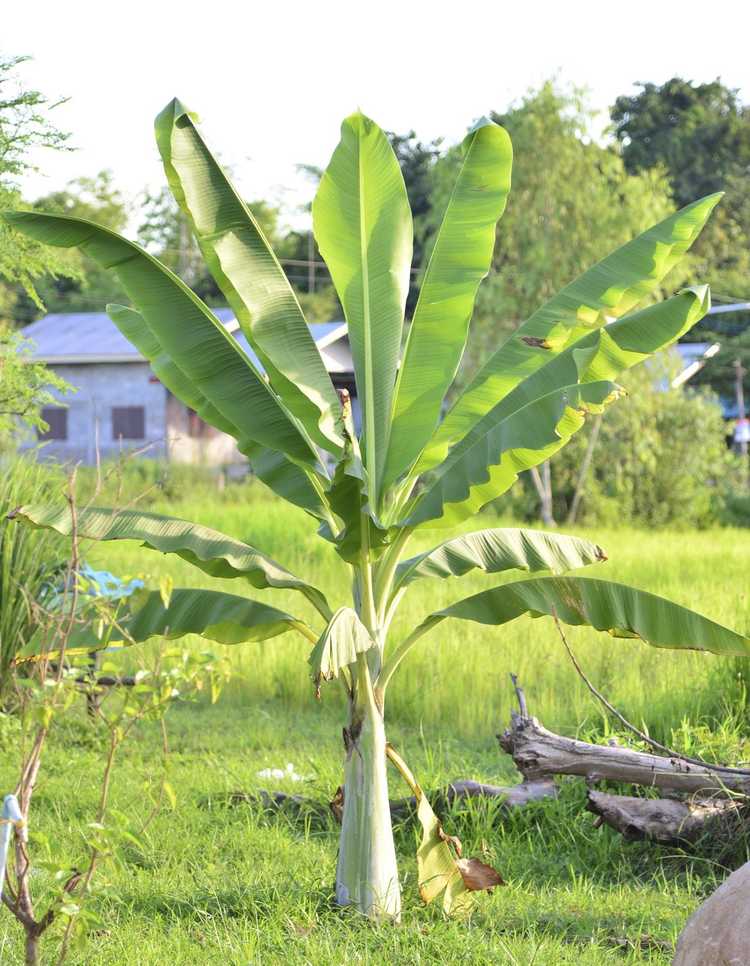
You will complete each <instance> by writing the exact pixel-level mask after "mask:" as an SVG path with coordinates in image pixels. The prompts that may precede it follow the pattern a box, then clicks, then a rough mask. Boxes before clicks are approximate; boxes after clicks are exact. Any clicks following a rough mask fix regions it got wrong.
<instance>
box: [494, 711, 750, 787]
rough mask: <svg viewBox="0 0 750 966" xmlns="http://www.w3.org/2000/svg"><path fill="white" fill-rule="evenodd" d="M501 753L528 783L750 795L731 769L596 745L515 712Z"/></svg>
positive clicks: (746, 778)
mask: <svg viewBox="0 0 750 966" xmlns="http://www.w3.org/2000/svg"><path fill="white" fill-rule="evenodd" d="M498 740H499V742H500V747H501V748H502V749H503V751H505V752H507V753H508V754H509V755H510V756H511V757H512V759H513V761H514V762H515V765H516V767H517V768H518V770H519V771H520V772H521V774H522V775H523V777H524V780H525V781H527V782H535V781H539V780H542V779H548V778H551V777H553V776H554V775H575V776H577V777H579V778H584V779H586V781H587V782H589V783H591V784H593V783H595V782H601V781H614V782H626V783H629V784H634V785H644V786H647V787H652V788H664V789H670V790H671V791H675V792H682V793H683V794H686V795H696V794H698V795H700V794H703V795H704V796H706V797H708V796H711V797H713V796H714V795H721V794H727V793H735V792H736V793H741V794H750V775H748V774H743V773H738V772H737V771H734V770H732V769H729V768H726V769H725V768H723V767H721V766H716V767H715V768H709V767H706V766H701V765H697V764H694V763H692V762H688V761H685V760H683V759H681V758H677V757H671V758H670V757H662V756H660V755H653V754H649V753H648V752H642V751H635V750H634V749H632V748H624V747H621V746H620V745H614V744H610V745H592V744H589V743H588V742H585V741H578V740H577V739H576V738H565V737H563V736H562V735H558V734H555V733H554V732H553V731H548V730H547V728H545V727H544V726H543V725H541V724H540V723H539V721H538V720H537V719H536V718H534V717H532V716H530V715H528V714H526V715H522V714H517V713H516V712H515V711H513V712H511V723H510V728H508V729H507V730H506V731H504V732H503V734H501V735H498Z"/></svg>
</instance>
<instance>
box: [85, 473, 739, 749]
mask: <svg viewBox="0 0 750 966" xmlns="http://www.w3.org/2000/svg"><path fill="white" fill-rule="evenodd" d="M248 495H249V499H248V501H247V502H246V503H245V504H244V505H227V504H226V503H223V502H219V501H218V500H217V501H214V500H212V499H211V498H210V497H208V498H206V497H205V496H201V498H200V499H199V500H193V501H190V500H183V501H179V502H170V503H169V504H159V503H156V504H154V505H153V506H152V507H150V509H153V510H156V511H161V512H165V513H170V514H173V515H176V516H181V517H184V518H185V519H189V520H194V521H200V522H202V523H206V524H208V525H211V526H214V527H216V528H217V529H219V530H223V531H225V532H227V533H231V534H234V535H236V536H238V537H240V538H242V539H244V540H246V541H248V542H249V543H252V544H253V545H254V546H257V547H259V548H261V549H263V550H264V551H266V552H267V553H269V554H271V556H273V557H275V558H276V559H277V560H279V561H280V562H281V563H283V564H284V565H285V566H286V567H288V568H289V569H291V570H293V571H294V572H296V573H299V574H301V575H304V576H305V577H307V578H308V579H310V580H311V581H313V582H314V583H316V584H318V585H319V586H320V587H321V588H322V589H323V590H324V591H325V592H326V593H327V594H328V595H329V599H330V601H331V603H332V605H333V606H334V607H335V606H338V605H339V604H340V603H341V602H343V600H344V596H345V592H346V591H347V590H348V587H349V580H350V577H349V573H348V568H347V566H346V565H345V564H344V563H343V562H342V561H341V560H339V559H338V557H337V556H336V554H335V553H334V552H333V550H332V548H331V547H330V546H329V545H328V544H326V543H325V542H324V541H322V540H320V539H319V538H318V537H317V536H316V535H315V525H314V522H313V521H312V520H310V519H309V518H308V517H307V516H305V514H303V513H302V512H298V511H295V510H293V509H290V508H289V507H287V506H284V505H281V504H280V503H279V502H278V501H276V500H274V499H273V498H272V497H270V496H266V495H265V494H264V493H263V492H262V491H261V489H260V488H259V487H258V488H255V487H254V488H252V489H251V490H250V491H249V494H248ZM497 524H498V521H497V520H496V519H495V518H487V519H484V520H482V521H475V524H474V525H475V527H477V526H493V525H497ZM576 532H578V533H580V534H582V535H585V536H589V537H593V538H595V539H596V540H597V542H598V543H600V544H601V545H602V546H603V547H604V548H605V550H606V552H607V554H608V556H609V560H608V561H607V562H606V563H604V564H599V565H597V566H596V567H592V568H588V569H587V574H588V575H590V576H598V575H601V576H607V577H608V578H610V579H615V580H621V581H623V582H626V583H631V584H633V585H634V586H637V587H640V588H643V589H646V590H649V591H652V592H654V593H657V594H662V595H664V596H667V597H669V598H671V599H673V600H675V601H677V602H680V603H683V604H685V605H688V606H690V607H693V608H695V609H697V610H699V611H702V612H703V613H705V614H706V615H708V616H710V617H712V618H713V619H715V620H717V621H720V622H722V623H726V624H728V625H729V626H732V627H735V628H737V629H738V630H740V631H744V632H750V600H749V599H748V592H747V588H746V581H745V575H746V574H747V573H748V570H749V568H750V536H748V534H747V531H741V530H733V529H722V530H719V529H716V530H711V531H700V532H696V531H685V532H681V531H678V530H665V531H635V530H625V529H623V530H616V529H609V530H597V531H595V532H590V531H586V530H585V529H581V528H577V530H576ZM445 536H446V534H445V531H433V532H431V533H427V534H424V535H420V536H419V538H415V539H414V540H413V541H412V544H410V547H409V550H410V552H411V553H416V552H417V550H419V549H421V548H427V547H429V546H431V545H434V544H435V543H437V542H439V541H440V540H442V539H444V538H445ZM87 556H88V558H89V559H91V560H92V561H93V562H97V563H98V564H100V565H102V566H106V567H107V568H108V569H110V570H113V571H115V572H117V573H119V574H121V575H133V574H136V573H150V574H153V575H158V574H162V573H165V572H169V573H171V574H172V576H173V578H174V581H175V586H202V587H215V588H217V589H219V588H220V589H223V590H225V591H230V592H234V593H238V594H246V595H248V596H261V595H263V599H265V600H267V601H268V602H269V603H273V604H274V605H276V606H280V607H282V608H284V609H287V610H289V611H290V612H291V613H294V614H297V615H299V616H301V617H304V618H306V619H307V620H309V621H310V622H311V623H312V624H313V626H316V627H317V626H318V624H319V619H318V618H317V615H315V613H314V612H313V611H312V609H311V608H310V607H309V606H307V605H306V603H305V601H304V600H303V599H302V598H301V597H300V596H299V595H295V594H292V593H289V592H281V591H274V592H260V591H257V590H254V589H253V588H250V587H248V586H247V585H243V584H242V583H241V582H240V581H236V582H234V583H227V582H226V581H215V580H213V579H211V578H209V577H206V576H205V575H203V574H201V573H200V572H199V571H197V570H195V569H194V568H192V567H191V566H190V565H189V564H187V563H185V562H183V561H181V560H179V559H177V558H174V557H170V556H160V555H158V554H155V553H153V552H151V551H146V550H141V549H139V548H138V547H137V546H136V545H134V544H132V543H129V542H128V543H120V544H107V545H100V546H96V547H92V548H90V550H89V551H87ZM520 576H523V575H520ZM518 577H519V575H518V574H512V575H509V576H508V578H507V579H518ZM497 582H498V578H497V577H487V576H485V575H482V576H473V575H472V576H467V577H464V578H462V579H460V580H446V581H439V580H424V581H420V582H417V583H415V584H414V585H413V586H412V587H411V588H410V590H409V592H408V594H407V596H406V598H405V600H404V602H403V603H402V606H401V610H400V613H399V614H398V616H397V619H396V621H395V622H394V627H393V631H392V634H393V636H394V638H396V639H397V638H399V637H400V636H401V635H403V634H405V633H406V632H407V631H408V630H409V629H410V628H411V627H413V626H414V624H416V623H417V622H419V621H420V620H421V619H422V618H423V617H424V616H425V615H426V614H427V613H429V612H430V611H432V610H434V609H437V608H441V607H444V606H446V605H447V604H449V603H450V602H452V601H455V600H457V599H459V598H461V597H464V596H467V595H469V594H472V593H476V592H477V591H479V590H481V589H483V588H486V587H488V586H492V585H493V584H495V583H497ZM569 639H570V642H571V644H572V646H573V648H574V649H575V650H576V653H577V655H578V657H579V659H580V661H581V663H582V664H583V666H584V668H585V669H586V671H587V672H588V674H589V675H590V676H591V677H592V679H593V680H594V681H595V682H596V683H597V685H598V686H599V687H600V689H601V690H603V691H604V692H605V693H606V694H607V695H608V696H609V697H610V698H611V699H612V700H613V701H614V702H615V703H617V705H618V706H619V707H620V708H621V709H622V710H623V712H625V713H626V714H627V715H629V716H630V717H631V718H632V719H634V720H635V721H638V722H642V723H644V724H645V725H646V726H647V727H648V728H649V729H650V730H651V731H652V732H653V733H654V734H655V735H661V736H668V735H669V734H670V732H671V730H672V729H673V728H676V727H679V725H680V722H681V721H682V719H683V718H686V717H687V718H688V719H689V720H691V721H692V722H698V721H701V720H709V719H711V718H713V717H715V718H717V719H718V718H721V717H722V716H723V714H724V712H725V710H726V706H727V705H728V704H731V705H732V706H733V707H734V708H735V710H736V707H737V703H738V702H741V701H743V700H744V682H745V681H746V680H747V679H748V674H747V672H746V667H745V665H746V663H747V662H744V661H740V662H737V661H729V660H726V659H721V658H717V657H714V656H712V655H706V654H701V653H698V652H677V651H671V650H660V649H655V648H650V647H648V646H646V645H644V644H642V643H640V642H637V641H628V640H618V639H614V638H611V637H609V636H608V635H606V634H599V633H597V632H595V631H591V630H586V629H570V634H569ZM198 645H200V646H202V647H205V646H206V645H205V642H197V644H196V646H198ZM307 651H308V648H307V645H306V644H305V642H304V641H303V640H301V639H297V638H296V637H295V636H294V635H287V636H285V637H282V638H276V639H274V640H272V641H269V642H267V643H265V644H251V645H243V646H240V647H236V648H234V649H233V654H232V656H233V660H234V663H235V665H236V668H237V671H238V676H237V680H236V682H235V684H234V685H233V686H232V688H230V691H229V694H228V699H229V700H231V701H234V702H236V703H238V704H240V705H245V704H248V703H251V702H257V701H260V700H267V699H269V698H273V699H277V700H280V701H281V702H282V703H284V704H285V705H287V706H288V707H289V708H290V709H294V708H302V707H305V706H307V705H309V703H310V702H311V701H312V700H313V688H312V684H311V682H310V679H309V674H308V665H307V664H306V657H307ZM510 671H515V672H516V673H517V674H518V675H519V676H520V679H521V681H522V683H523V685H524V687H525V689H526V693H527V696H528V699H529V705H530V709H531V711H532V713H534V714H536V715H538V716H539V717H540V718H541V719H542V720H543V721H544V722H545V723H546V724H547V725H548V726H549V727H556V728H561V729H566V730H568V731H571V730H574V729H576V728H587V727H590V726H591V725H593V724H595V723H597V722H598V720H599V711H598V710H597V708H596V707H595V706H594V705H593V704H592V701H591V699H590V696H589V694H588V692H587V691H586V689H585V687H584V686H583V684H582V682H581V681H580V680H579V679H578V677H577V676H576V674H575V672H574V670H573V668H572V667H571V665H570V662H569V659H568V658H567V656H566V655H565V652H564V650H563V648H562V646H561V643H560V641H559V638H558V636H557V633H556V631H555V628H554V625H553V624H552V622H551V621H549V620H547V619H541V620H532V619H530V618H521V619H519V620H518V621H516V622H514V623H513V624H510V625H508V626H506V627H502V628H487V627H482V626H481V625H478V624H469V623H460V622H456V621H451V622H445V623H443V624H441V625H439V627H438V628H437V629H436V630H435V631H434V632H432V634H431V635H428V636H427V637H425V638H424V639H423V640H422V641H421V642H420V644H419V645H418V647H417V648H415V650H414V651H413V652H412V653H411V654H410V656H409V658H408V659H407V660H406V661H405V662H404V664H403V665H402V667H401V669H400V670H399V672H398V674H397V676H396V677H395V678H394V683H393V685H392V686H391V688H390V690H389V694H388V714H389V717H390V719H391V720H392V721H394V722H400V723H403V724H407V725H420V724H424V725H425V726H426V727H427V726H428V727H429V728H430V729H433V730H434V729H437V730H445V731H450V732H452V733H453V734H454V735H457V736H463V737H467V738H468V737H479V736H482V735H484V736H491V735H493V734H494V733H495V731H497V729H498V726H499V725H501V724H504V723H505V722H506V721H507V719H508V716H509V713H510V709H511V706H512V704H513V700H514V699H513V694H512V691H511V688H510V685H509V679H508V674H509V672H510ZM226 699H227V698H225V699H224V700H226ZM338 700H339V697H338V694H337V692H336V690H335V689H333V688H330V689H327V690H326V689H324V692H323V701H324V702H327V703H330V704H331V705H334V704H336V703H337V702H338Z"/></svg>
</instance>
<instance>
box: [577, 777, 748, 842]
mask: <svg viewBox="0 0 750 966" xmlns="http://www.w3.org/2000/svg"><path fill="white" fill-rule="evenodd" d="M586 808H587V809H588V810H589V811H590V812H593V813H594V815H596V816H597V821H596V822H595V825H597V826H599V825H602V824H606V825H609V826H610V828H613V829H614V830H615V831H616V832H620V834H621V835H622V836H623V838H624V839H625V840H626V841H634V840H638V839H649V840H650V841H652V842H658V843H659V844H661V845H685V844H693V843H695V842H696V841H697V840H698V839H700V838H701V837H702V836H703V835H705V834H707V833H708V832H712V831H716V830H717V828H718V827H720V826H723V827H727V826H728V825H729V824H730V823H732V822H734V823H737V822H738V821H740V819H741V815H742V811H743V809H742V806H741V805H740V804H739V803H738V802H737V801H733V800H732V799H727V798H713V799H709V800H697V801H691V800H687V801H682V800H679V799H674V798H634V797H632V796H629V795H608V794H606V793H605V792H597V791H594V790H592V789H590V790H589V793H588V800H587V802H586Z"/></svg>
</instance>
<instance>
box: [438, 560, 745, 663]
mask: <svg viewBox="0 0 750 966" xmlns="http://www.w3.org/2000/svg"><path fill="white" fill-rule="evenodd" d="M521 614H530V615H531V616H532V617H543V616H556V617H557V618H558V620H560V621H561V622H562V623H564V624H571V625H573V626H576V627H580V626H588V627H594V628H596V630H599V631H607V632H608V633H609V634H611V635H612V636H613V637H631V638H633V637H634V638H640V639H641V640H642V641H644V642H645V643H647V644H652V645H654V646H655V647H670V648H678V649H692V650H699V651H710V652H712V653H713V654H722V655H732V654H735V655H740V656H742V657H748V656H750V639H748V638H747V637H744V636H743V635H742V634H738V633H737V632H736V631H733V630H730V629H729V628H728V627H723V626H722V625H721V624H717V623H715V622H714V621H712V620H709V619H708V618H707V617H703V616H702V615H701V614H697V613H695V611H692V610H689V609H688V608H687V607H682V606H681V605H680V604H675V603H673V602H672V601H669V600H665V599H664V598H663V597H657V596H656V595H655V594H650V593H647V592H646V591H645V590H637V589H636V588H634V587H626V586H624V585H623V584H617V583H614V582H612V581H610V580H595V579H592V578H588V577H534V578H531V579H529V580H519V581H516V582H514V583H511V584H504V585H503V586H502V587H494V588H492V589H491V590H485V591H482V592H481V593H479V594H475V595H474V596H473V597H467V598H466V599H465V600H460V601H458V603H456V604H451V606H450V607H446V608H444V609H443V610H441V611H437V612H436V613H434V614H431V615H430V616H429V617H428V618H427V619H426V620H425V621H423V622H422V624H421V625H420V627H421V628H423V629H424V630H427V629H429V628H430V627H432V626H434V625H435V624H438V623H440V621H443V620H446V619H447V618H449V617H453V618H456V619H458V620H468V621H476V622H477V623H479V624H491V625H493V626H497V625H500V624H506V623H508V622H509V621H512V620H515V618H516V617H520V616H521Z"/></svg>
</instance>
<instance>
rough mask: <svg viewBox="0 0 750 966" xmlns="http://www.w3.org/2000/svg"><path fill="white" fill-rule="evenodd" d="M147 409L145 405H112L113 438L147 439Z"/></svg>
mask: <svg viewBox="0 0 750 966" xmlns="http://www.w3.org/2000/svg"><path fill="white" fill-rule="evenodd" d="M145 438H146V411H145V409H144V408H143V406H113V407H112V439H145Z"/></svg>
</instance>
